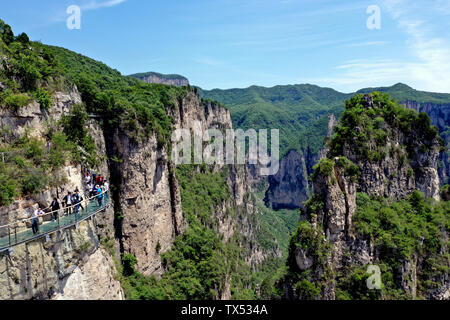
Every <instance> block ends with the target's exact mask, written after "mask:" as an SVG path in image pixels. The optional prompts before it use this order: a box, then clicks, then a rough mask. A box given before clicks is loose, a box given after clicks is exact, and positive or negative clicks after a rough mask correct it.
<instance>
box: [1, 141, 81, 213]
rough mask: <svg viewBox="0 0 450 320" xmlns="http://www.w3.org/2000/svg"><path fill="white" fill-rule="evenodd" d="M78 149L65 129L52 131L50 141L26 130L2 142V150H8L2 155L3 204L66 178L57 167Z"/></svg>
mask: <svg viewBox="0 0 450 320" xmlns="http://www.w3.org/2000/svg"><path fill="white" fill-rule="evenodd" d="M1 138H2V137H0V140H3V139H1ZM3 138H4V137H3ZM46 145H48V147H46ZM74 150H75V145H74V144H73V143H71V142H69V141H68V139H67V136H66V135H65V134H64V133H61V132H49V134H48V136H47V141H42V140H39V139H36V138H33V137H29V136H28V133H25V134H24V135H23V136H22V137H21V138H20V139H17V140H13V141H11V142H10V143H8V144H7V143H2V144H0V153H1V152H4V153H3V156H2V157H1V159H0V181H1V187H0V205H8V204H10V203H11V202H12V201H13V200H14V198H16V197H18V196H21V195H27V194H33V193H37V192H40V191H41V190H43V189H44V188H45V187H47V186H57V185H58V184H60V183H61V182H63V181H62V180H61V179H64V178H57V177H58V175H56V174H55V171H56V170H57V169H59V168H61V167H62V166H63V165H64V164H65V163H66V161H69V160H73V158H72V156H73V154H74ZM3 159H4V162H3Z"/></svg>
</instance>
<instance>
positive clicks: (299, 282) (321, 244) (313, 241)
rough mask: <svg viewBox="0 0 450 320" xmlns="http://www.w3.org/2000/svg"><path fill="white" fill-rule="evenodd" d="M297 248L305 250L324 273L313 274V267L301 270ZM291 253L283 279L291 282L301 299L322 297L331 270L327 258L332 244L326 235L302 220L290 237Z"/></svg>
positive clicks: (279, 288) (279, 285) (278, 285)
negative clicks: (326, 261)
mask: <svg viewBox="0 0 450 320" xmlns="http://www.w3.org/2000/svg"><path fill="white" fill-rule="evenodd" d="M297 248H300V249H301V250H303V252H304V253H305V255H306V256H307V257H309V258H310V259H312V263H313V265H314V266H315V268H318V269H321V270H322V271H321V272H322V274H313V273H312V272H311V269H307V270H304V271H299V267H298V265H297V262H296V258H295V252H296V249H297ZM289 253H290V254H289V257H288V260H287V263H286V264H287V269H286V270H285V275H284V277H283V278H282V279H283V280H282V281H286V282H287V283H290V284H291V285H292V287H294V288H295V290H296V294H297V295H298V296H299V298H300V299H305V300H314V299H318V298H320V297H322V294H323V290H324V288H325V285H326V284H327V281H328V279H329V277H328V275H329V272H330V271H329V270H328V269H327V267H326V265H325V260H326V258H327V256H328V255H329V253H330V244H329V243H328V242H327V241H325V237H324V236H323V235H322V234H320V233H319V232H317V230H316V229H315V228H314V227H313V226H312V225H311V224H310V223H309V222H308V221H300V223H299V224H298V226H297V231H296V232H295V233H294V234H293V235H292V237H291V239H290V243H289ZM316 278H320V279H321V280H317V279H316ZM281 285H282V283H281V282H279V283H278V284H277V287H278V290H279V291H280V290H281Z"/></svg>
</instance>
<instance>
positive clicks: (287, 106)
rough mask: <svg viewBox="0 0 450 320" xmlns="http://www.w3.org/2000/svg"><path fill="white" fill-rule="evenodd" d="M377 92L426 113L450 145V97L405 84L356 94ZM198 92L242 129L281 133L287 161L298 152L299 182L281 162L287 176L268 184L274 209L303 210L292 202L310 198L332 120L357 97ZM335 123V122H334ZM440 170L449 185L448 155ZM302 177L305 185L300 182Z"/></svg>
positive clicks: (316, 91) (281, 89)
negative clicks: (222, 106) (278, 196)
mask: <svg viewBox="0 0 450 320" xmlns="http://www.w3.org/2000/svg"><path fill="white" fill-rule="evenodd" d="M373 91H380V92H383V93H389V94H390V96H391V97H392V98H393V99H395V100H397V101H398V102H400V103H401V104H402V105H404V106H406V107H407V108H411V109H415V110H417V111H419V112H422V111H423V112H426V113H427V114H428V115H429V116H430V117H431V121H432V123H433V125H436V126H437V127H438V129H439V133H440V135H441V137H442V138H443V139H444V140H445V141H446V143H447V145H449V146H450V135H449V128H450V127H449V125H450V94H444V93H431V92H424V91H417V90H414V89H413V88H411V87H409V86H407V85H405V84H401V83H398V84H396V85H393V86H391V87H382V88H366V89H361V90H359V91H358V92H357V93H369V92H373ZM199 93H200V95H201V96H203V97H205V98H209V99H214V100H217V101H219V102H221V103H224V104H225V105H227V106H228V108H229V109H230V112H231V117H232V119H233V123H234V125H235V126H236V127H238V128H242V129H249V128H255V129H259V128H279V130H280V148H281V150H280V154H281V155H282V156H284V155H286V154H287V153H288V152H289V151H293V150H295V152H294V153H292V152H291V153H290V156H291V158H292V157H295V158H296V159H297V160H296V163H298V166H299V167H300V169H298V170H299V172H297V173H296V174H295V175H296V178H295V179H292V177H291V176H287V175H286V174H289V172H292V168H288V167H286V168H285V167H284V166H285V165H286V164H287V163H288V162H286V161H284V162H282V163H281V164H282V168H281V169H282V173H281V174H282V175H283V176H279V177H276V179H269V180H270V181H269V182H270V184H269V189H268V193H267V195H266V202H267V204H268V205H269V206H272V207H274V208H296V207H297V208H298V207H301V205H300V203H301V202H302V201H303V200H301V201H298V200H297V201H294V200H290V199H293V197H295V198H297V199H306V198H307V197H308V192H309V191H310V190H308V186H310V184H308V177H309V176H310V175H311V174H312V173H313V169H312V167H313V166H314V165H315V163H316V162H317V161H318V160H319V152H320V150H321V149H322V148H323V142H324V139H325V138H326V136H327V135H328V134H329V131H330V130H329V129H330V128H329V124H330V115H334V117H335V118H339V115H340V113H341V112H342V111H344V104H345V101H346V100H347V99H349V98H351V97H352V96H354V95H355V94H356V93H350V94H344V93H340V92H337V91H335V90H333V89H330V88H321V87H318V86H315V85H309V84H302V85H287V86H275V87H272V88H265V87H257V86H252V87H249V88H246V89H228V90H220V89H214V90H209V91H208V90H201V89H199ZM332 120H333V121H334V118H333V119H332ZM438 167H439V168H438V169H439V175H440V178H441V183H442V184H445V183H447V181H448V176H449V174H450V166H449V164H448V153H447V152H443V153H442V154H441V156H440V163H439V166H438ZM290 175H292V173H291V174H290ZM299 177H300V181H301V182H300V183H298V182H297V180H298V179H299ZM283 181H285V182H284V183H283ZM287 181H293V182H292V183H289V182H287ZM275 194H283V195H287V197H286V198H285V199H281V200H277V199H274V198H276V197H274V195H275Z"/></svg>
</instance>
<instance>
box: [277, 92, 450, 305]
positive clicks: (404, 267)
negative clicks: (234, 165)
mask: <svg viewBox="0 0 450 320" xmlns="http://www.w3.org/2000/svg"><path fill="white" fill-rule="evenodd" d="M364 101H365V103H366V104H365V107H366V108H369V109H370V108H371V107H372V106H373V101H372V99H371V97H370V96H365V97H364ZM385 130H386V131H387V132H391V134H390V135H389V136H390V138H388V139H387V144H386V145H387V148H388V149H389V148H391V147H395V148H397V149H396V152H393V153H391V154H389V152H388V153H387V154H386V156H385V158H384V159H382V160H380V161H377V162H373V161H369V160H368V159H367V158H364V157H363V156H361V155H360V154H359V153H357V152H355V150H357V149H356V147H355V146H353V145H352V144H350V145H347V144H346V145H345V146H344V147H343V156H345V157H346V158H348V159H349V160H350V161H351V162H349V163H352V164H353V165H356V166H357V168H358V169H359V171H360V174H359V175H358V177H356V176H355V175H354V171H353V173H352V171H351V170H349V167H348V166H349V165H350V164H349V163H347V162H345V161H342V159H341V158H340V157H330V156H329V157H328V159H326V161H327V162H328V163H325V162H324V163H325V164H324V166H325V167H326V168H328V166H330V168H329V170H330V171H328V169H327V170H324V171H323V172H322V171H319V173H317V174H315V175H314V177H313V190H314V195H313V197H312V198H311V199H310V200H309V203H308V204H307V205H306V206H305V209H304V212H303V213H304V215H303V216H302V219H305V220H307V221H308V222H309V224H310V225H311V227H312V230H313V231H312V233H311V234H309V236H310V237H311V238H308V241H306V242H305V241H304V239H303V240H302V237H304V236H305V235H302V234H298V235H297V237H299V239H298V241H299V242H301V241H303V242H301V243H302V244H301V245H298V246H296V247H295V246H293V247H291V248H290V253H289V258H288V261H290V264H291V265H292V266H293V267H292V268H293V269H292V270H296V271H295V272H298V273H302V272H308V274H310V275H312V280H310V281H312V282H313V283H315V284H318V283H320V284H321V285H322V286H323V290H322V292H321V295H320V296H316V298H318V299H336V298H337V296H336V281H337V280H336V276H337V274H342V273H344V274H345V272H346V271H345V270H347V269H346V268H349V266H367V265H371V264H377V263H378V262H379V261H380V260H379V259H380V257H381V256H382V255H383V254H384V253H383V249H380V248H379V247H377V246H376V245H375V241H376V239H368V238H366V237H364V236H362V235H361V234H359V233H358V232H357V231H356V229H355V225H354V223H353V218H354V216H355V213H356V211H357V201H356V198H357V192H361V193H366V194H368V195H370V196H379V197H383V198H393V199H395V200H401V199H405V198H406V197H407V196H409V195H410V194H411V193H412V192H413V191H414V190H419V191H421V192H423V193H424V194H425V195H426V196H427V197H429V198H434V199H435V200H439V198H440V197H439V179H438V173H437V164H438V163H437V159H438V156H439V142H438V140H437V139H436V138H434V139H433V140H431V141H428V142H426V143H427V145H428V146H429V148H427V149H426V150H424V149H423V148H420V145H421V143H424V141H421V139H423V138H419V137H420V134H421V133H420V132H419V131H420V129H419V128H413V129H412V130H411V131H410V132H408V133H403V132H402V131H401V130H399V129H398V128H392V127H388V125H387V124H386V127H385ZM407 145H408V147H409V148H410V152H409V155H407V151H406V146H407ZM402 158H403V159H405V160H404V161H401V159H402ZM347 161H348V160H347ZM346 163H347V164H346ZM442 237H443V239H444V241H443V243H444V247H443V248H442V249H441V253H440V254H443V253H444V254H445V252H448V248H447V247H446V245H445V243H446V241H445V239H447V238H448V235H447V233H446V231H445V230H442ZM315 241H317V242H315ZM302 245H304V246H306V247H308V246H309V245H311V246H313V247H314V248H316V249H315V250H318V251H320V255H318V254H317V251H316V252H312V251H308V250H306V249H305V248H303V247H302ZM318 248H320V249H318ZM426 259H427V258H425V257H423V256H420V255H417V254H413V255H411V256H410V257H403V258H401V259H400V258H399V260H398V261H397V262H398V264H399V267H398V270H395V272H396V273H397V274H398V276H397V278H396V280H395V281H397V282H398V283H399V286H400V287H401V289H402V291H403V292H404V293H405V295H406V296H407V297H409V298H412V299H415V298H416V296H417V291H418V275H419V273H420V272H422V268H423V263H424V261H425V260H426ZM435 280H436V281H438V282H439V283H440V285H439V289H437V290H431V291H427V292H426V293H424V295H425V297H426V298H427V299H448V297H449V296H450V281H449V278H448V276H446V275H442V276H436V277H435ZM283 288H284V290H285V297H286V298H288V299H298V298H302V294H301V293H299V292H298V291H297V289H296V288H295V286H294V285H293V284H292V283H291V282H289V280H286V282H285V283H284V286H283Z"/></svg>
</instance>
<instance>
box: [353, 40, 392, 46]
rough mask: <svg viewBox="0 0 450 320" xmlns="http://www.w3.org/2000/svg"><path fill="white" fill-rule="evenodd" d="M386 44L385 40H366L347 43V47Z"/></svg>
mask: <svg viewBox="0 0 450 320" xmlns="http://www.w3.org/2000/svg"><path fill="white" fill-rule="evenodd" d="M386 44H388V42H387V41H366V42H358V43H351V44H348V45H347V47H368V46H384V45H386Z"/></svg>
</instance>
